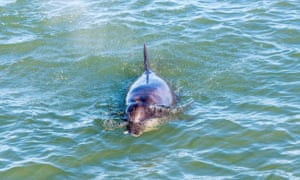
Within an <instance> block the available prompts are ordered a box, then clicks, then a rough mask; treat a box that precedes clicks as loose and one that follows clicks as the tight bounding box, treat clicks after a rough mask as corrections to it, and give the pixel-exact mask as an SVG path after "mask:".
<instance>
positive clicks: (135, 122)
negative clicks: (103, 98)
mask: <svg viewBox="0 0 300 180" xmlns="http://www.w3.org/2000/svg"><path fill="white" fill-rule="evenodd" d="M126 112H127V120H128V125H127V129H128V131H129V133H130V134H131V135H132V136H134V137H138V136H140V135H141V134H142V133H143V132H144V130H145V128H146V127H145V121H147V119H148V118H149V117H151V113H150V112H149V110H148V107H147V106H146V105H145V104H143V103H134V104H131V105H129V106H128V107H127V110H126Z"/></svg>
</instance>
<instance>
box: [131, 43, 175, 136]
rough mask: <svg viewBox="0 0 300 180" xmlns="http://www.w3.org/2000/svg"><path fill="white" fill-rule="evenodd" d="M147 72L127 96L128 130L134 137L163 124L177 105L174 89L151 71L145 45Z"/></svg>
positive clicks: (134, 84)
mask: <svg viewBox="0 0 300 180" xmlns="http://www.w3.org/2000/svg"><path fill="white" fill-rule="evenodd" d="M144 65H145V72H144V73H143V74H142V75H141V76H140V77H139V78H138V79H137V80H136V81H135V82H134V83H133V84H132V85H131V86H130V88H129V90H128V93H127V96H126V106H127V108H126V119H127V121H128V124H127V129H128V131H129V133H130V134H131V135H132V136H140V135H141V134H142V133H143V132H145V131H148V130H150V129H152V128H154V127H156V126H157V125H159V124H160V123H161V119H162V118H164V117H166V116H168V115H169V114H170V112H171V109H172V108H174V107H175V105H176V97H175V93H174V91H173V90H172V88H171V87H170V86H169V85H168V84H167V83H166V82H165V81H164V80H163V79H162V78H160V77H159V76H158V75H156V74H155V73H154V72H153V71H151V70H150V67H149V61H148V56H147V49H146V44H144Z"/></svg>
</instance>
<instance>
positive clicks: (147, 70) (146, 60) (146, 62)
mask: <svg viewBox="0 0 300 180" xmlns="http://www.w3.org/2000/svg"><path fill="white" fill-rule="evenodd" d="M144 64H145V71H146V72H149V70H150V69H149V61H148V56H147V48H146V43H144Z"/></svg>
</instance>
